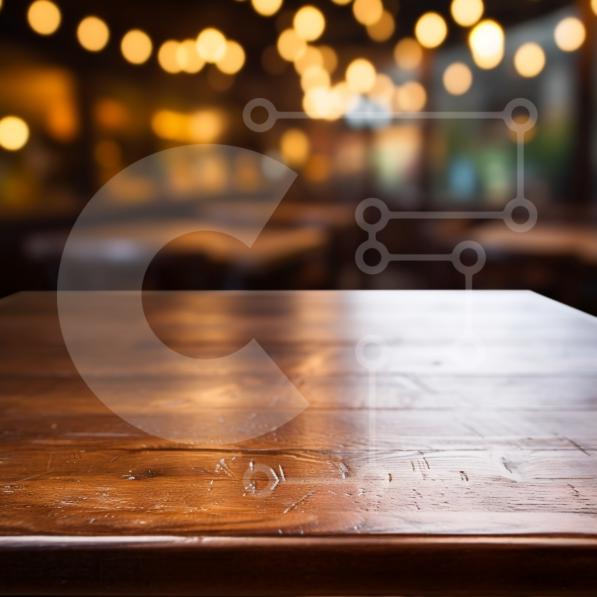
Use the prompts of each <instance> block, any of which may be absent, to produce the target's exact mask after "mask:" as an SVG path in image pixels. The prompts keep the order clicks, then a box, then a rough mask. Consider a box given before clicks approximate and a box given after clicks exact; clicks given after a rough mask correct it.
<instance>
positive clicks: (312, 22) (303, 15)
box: [292, 5, 325, 41]
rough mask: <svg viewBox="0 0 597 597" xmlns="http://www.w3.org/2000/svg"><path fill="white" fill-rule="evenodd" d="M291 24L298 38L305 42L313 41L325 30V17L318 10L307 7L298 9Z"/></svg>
mask: <svg viewBox="0 0 597 597" xmlns="http://www.w3.org/2000/svg"><path fill="white" fill-rule="evenodd" d="M292 24H293V26H294V30H295V31H296V33H297V35H298V36H299V37H301V38H302V39H304V40H305V41H315V40H316V39H319V38H320V37H321V35H322V33H323V31H324V29H325V17H324V16H323V14H322V12H321V11H320V10H319V9H318V8H315V7H314V6H311V5H307V6H303V7H302V8H299V10H298V11H297V12H296V14H295V15H294V19H293V21H292Z"/></svg>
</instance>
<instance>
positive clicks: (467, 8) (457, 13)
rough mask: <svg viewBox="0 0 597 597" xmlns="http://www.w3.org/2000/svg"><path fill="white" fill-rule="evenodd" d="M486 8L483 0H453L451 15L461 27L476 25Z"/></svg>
mask: <svg viewBox="0 0 597 597" xmlns="http://www.w3.org/2000/svg"><path fill="white" fill-rule="evenodd" d="M484 10H485V6H484V5H483V0H452V4H451V5H450V13H451V14H452V18H453V19H454V21H455V22H456V23H458V25H460V26H461V27H470V26H471V25H474V24H475V23H476V22H477V21H478V20H479V19H480V18H481V17H482V16H483V11H484Z"/></svg>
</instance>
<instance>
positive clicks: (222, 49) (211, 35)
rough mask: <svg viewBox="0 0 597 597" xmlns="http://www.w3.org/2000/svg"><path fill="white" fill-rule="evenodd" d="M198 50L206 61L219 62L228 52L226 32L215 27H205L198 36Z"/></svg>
mask: <svg viewBox="0 0 597 597" xmlns="http://www.w3.org/2000/svg"><path fill="white" fill-rule="evenodd" d="M197 51H198V52H199V56H201V58H203V60H205V62H211V63H214V62H218V60H222V58H224V54H225V53H226V38H225V37H224V34H223V33H222V32H221V31H220V30H218V29H214V28H213V27H208V28H207V29H204V30H203V31H202V32H201V33H200V34H199V35H198V36H197Z"/></svg>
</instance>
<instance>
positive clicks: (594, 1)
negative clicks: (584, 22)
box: [591, 0, 597, 15]
mask: <svg viewBox="0 0 597 597" xmlns="http://www.w3.org/2000/svg"><path fill="white" fill-rule="evenodd" d="M591 8H592V9H593V12H594V13H595V14H596V15H597V0H591Z"/></svg>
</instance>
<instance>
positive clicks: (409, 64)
mask: <svg viewBox="0 0 597 597" xmlns="http://www.w3.org/2000/svg"><path fill="white" fill-rule="evenodd" d="M394 60H395V61H396V65H397V66H398V67H399V68H402V69H404V70H414V69H416V68H418V67H419V66H420V64H421V62H422V60H423V50H422V48H421V46H420V45H419V43H418V42H417V40H416V39H413V38H412V37H405V38H404V39H401V40H400V41H399V42H398V43H397V44H396V47H395V48H394Z"/></svg>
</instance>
